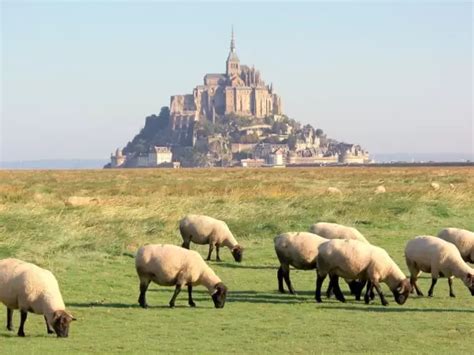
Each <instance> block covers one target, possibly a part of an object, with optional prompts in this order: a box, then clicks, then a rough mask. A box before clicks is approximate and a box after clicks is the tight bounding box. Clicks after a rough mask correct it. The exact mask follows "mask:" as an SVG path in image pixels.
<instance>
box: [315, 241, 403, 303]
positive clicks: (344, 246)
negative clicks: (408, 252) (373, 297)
mask: <svg viewBox="0 0 474 355" xmlns="http://www.w3.org/2000/svg"><path fill="white" fill-rule="evenodd" d="M317 270H318V278H317V280H316V295H315V296H316V297H315V298H316V301H317V302H322V300H321V286H322V284H323V281H324V279H325V278H326V276H327V275H328V274H329V277H330V287H331V286H332V287H333V289H334V294H335V296H336V298H337V299H338V300H339V301H341V302H345V298H344V295H343V294H342V292H341V289H340V288H339V283H338V278H339V277H343V278H345V279H352V280H355V279H359V280H367V281H368V283H369V285H368V286H367V292H366V294H365V296H364V301H365V303H366V304H368V303H369V301H370V293H371V292H372V291H373V288H374V287H375V289H376V291H377V293H378V294H379V296H380V300H381V302H382V304H383V305H384V306H386V305H388V302H387V300H386V299H385V296H384V294H383V293H382V288H381V287H380V282H385V283H386V284H387V285H388V287H389V288H390V290H391V291H392V293H393V295H394V297H395V301H396V302H397V303H398V304H404V303H405V301H406V300H407V298H408V295H409V293H410V281H409V280H408V279H407V278H406V277H405V275H404V274H403V272H402V271H401V270H400V268H399V267H398V266H397V264H395V262H394V261H393V260H392V259H391V258H390V256H389V255H388V253H387V252H386V251H385V250H383V249H382V248H379V247H376V246H374V245H371V244H367V243H363V242H360V241H358V240H340V239H333V240H329V241H327V242H326V243H322V244H321V245H320V246H319V250H318V257H317Z"/></svg>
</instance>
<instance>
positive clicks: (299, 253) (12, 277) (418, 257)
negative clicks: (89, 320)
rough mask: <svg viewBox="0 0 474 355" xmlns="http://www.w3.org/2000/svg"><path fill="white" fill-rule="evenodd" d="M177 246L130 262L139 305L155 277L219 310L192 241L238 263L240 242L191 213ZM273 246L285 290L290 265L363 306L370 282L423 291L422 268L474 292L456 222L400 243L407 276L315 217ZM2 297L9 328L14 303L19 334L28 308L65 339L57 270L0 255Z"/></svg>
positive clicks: (220, 290)
mask: <svg viewBox="0 0 474 355" xmlns="http://www.w3.org/2000/svg"><path fill="white" fill-rule="evenodd" d="M179 230H180V233H181V236H182V238H183V244H182V247H179V246H175V245H166V244H150V245H145V246H143V247H141V248H139V250H138V251H137V254H136V257H135V267H136V271H137V274H138V278H139V280H140V296H139V298H138V303H139V304H140V306H141V307H143V308H147V306H148V305H147V302H146V291H147V289H148V286H149V285H150V283H151V282H152V281H153V282H154V283H157V284H159V285H163V286H175V291H174V294H173V297H172V298H171V300H170V302H169V305H170V307H174V305H175V301H176V297H177V296H178V294H179V293H180V291H181V288H182V287H183V286H186V287H187V289H188V303H189V305H190V306H191V307H195V305H196V304H195V303H194V301H193V297H192V289H193V286H196V285H203V286H204V287H206V288H207V289H208V291H209V294H210V295H211V297H212V300H213V302H214V305H215V307H216V308H223V307H224V304H225V300H226V297H227V287H226V286H225V285H224V283H223V282H222V281H221V279H220V278H219V277H218V276H217V275H216V273H215V272H214V271H213V270H212V269H211V268H210V267H209V265H208V264H207V263H206V262H205V261H204V259H203V258H202V257H201V255H200V254H199V253H197V252H196V251H192V250H189V246H190V243H191V242H193V243H196V244H208V245H209V253H208V256H207V259H206V260H210V259H211V255H212V252H213V250H214V247H215V249H216V260H217V261H220V260H221V259H220V255H219V249H220V248H221V247H227V248H228V249H229V250H230V251H231V252H232V255H233V257H234V259H235V260H236V261H237V262H240V261H241V260H242V256H243V248H242V247H241V246H240V245H239V244H238V243H237V241H236V239H235V238H234V236H233V235H232V233H231V231H230V230H229V227H228V226H227V224H226V223H225V222H224V221H220V220H217V219H214V218H211V217H208V216H201V215H188V216H186V217H184V218H183V219H182V220H181V221H180V224H179ZM274 244H275V252H276V255H277V257H278V260H279V261H280V267H279V269H278V272H277V279H278V290H279V291H280V292H283V293H284V292H285V289H284V286H283V281H285V283H286V285H287V287H288V290H289V292H290V293H292V294H293V293H295V290H294V288H293V286H292V284H291V280H290V265H291V266H292V267H294V268H296V269H301V270H311V269H316V270H317V280H316V292H315V298H316V301H317V302H322V299H321V287H322V284H323V282H324V280H325V278H326V277H327V276H328V275H329V279H330V281H329V286H328V289H327V291H326V295H327V297H330V296H331V295H332V294H334V295H335V297H336V298H337V299H338V300H339V301H341V302H345V298H344V295H343V294H342V291H341V289H340V287H339V277H342V278H343V279H344V280H345V281H346V282H347V283H348V284H349V287H350V290H351V293H352V294H354V295H355V297H356V299H357V300H360V298H361V295H362V291H363V289H364V287H365V286H366V285H367V288H366V292H365V295H364V301H365V303H366V304H368V303H369V302H370V300H373V299H374V298H375V293H374V288H375V290H376V291H377V293H378V295H379V297H380V300H381V302H382V304H383V305H384V306H386V305H388V302H387V300H386V299H385V296H384V294H383V292H382V288H381V285H380V284H381V283H385V284H387V286H388V287H389V288H390V290H391V291H392V293H393V295H394V298H395V301H396V302H397V303H398V304H404V303H405V302H406V300H407V298H408V296H409V294H410V293H411V292H413V290H415V291H416V293H417V295H419V296H422V295H423V294H422V292H421V291H420V289H419V287H418V285H417V283H416V281H417V278H418V276H419V274H420V273H421V272H422V271H423V272H427V273H431V276H432V284H431V287H430V290H429V291H428V295H429V296H433V288H434V286H435V284H436V282H437V280H438V278H439V277H440V276H441V277H446V278H447V279H448V283H449V295H450V296H451V297H455V295H454V293H453V289H452V279H453V278H454V277H457V278H459V279H461V280H462V281H463V282H464V284H465V285H466V286H467V287H468V288H469V290H470V291H471V295H473V296H474V269H473V268H471V267H470V266H469V265H468V264H466V262H470V263H473V262H474V233H472V232H470V231H467V230H464V229H457V228H447V229H443V230H442V231H441V232H440V233H439V234H438V236H437V237H432V236H420V237H416V238H414V239H412V240H410V241H409V242H408V243H407V245H406V248H405V260H406V263H407V266H408V269H409V271H410V278H407V277H406V276H405V275H404V273H403V272H402V271H401V270H400V268H399V267H398V265H397V264H396V263H395V262H394V261H393V260H392V259H391V257H390V256H389V255H388V253H387V252H386V251H385V250H384V249H382V248H379V247H377V246H374V245H372V244H370V243H369V242H368V241H367V239H365V238H364V236H363V235H362V234H361V233H360V232H359V231H357V230H356V229H355V228H351V227H346V226H342V225H338V224H334V223H324V222H321V223H316V224H314V225H312V226H311V227H310V232H297V233H295V232H292V233H284V234H281V235H278V236H277V237H275V239H274ZM0 301H1V302H2V303H3V304H4V305H5V306H6V307H7V329H8V330H13V325H12V315H13V310H15V309H19V310H20V313H21V322H20V327H19V330H18V335H19V336H25V332H24V325H25V321H26V318H27V314H28V312H32V313H36V314H42V315H43V316H44V319H45V322H46V329H47V332H48V334H51V333H53V332H55V333H56V334H57V336H58V337H67V336H68V332H69V325H70V323H71V321H73V320H75V319H74V317H73V316H72V315H71V314H70V313H69V312H68V311H67V310H66V307H65V305H64V301H63V299H62V296H61V293H60V290H59V286H58V282H57V280H56V278H55V277H54V275H53V274H52V273H51V272H50V271H48V270H45V269H42V268H40V267H38V266H36V265H34V264H31V263H27V262H24V261H21V260H18V259H13V258H9V259H4V260H0Z"/></svg>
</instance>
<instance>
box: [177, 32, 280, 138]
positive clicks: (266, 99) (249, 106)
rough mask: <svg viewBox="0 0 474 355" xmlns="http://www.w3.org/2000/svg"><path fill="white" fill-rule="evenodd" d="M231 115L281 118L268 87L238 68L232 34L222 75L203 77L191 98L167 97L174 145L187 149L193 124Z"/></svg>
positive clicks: (277, 101)
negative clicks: (274, 116) (178, 144)
mask: <svg viewBox="0 0 474 355" xmlns="http://www.w3.org/2000/svg"><path fill="white" fill-rule="evenodd" d="M231 114H234V115H237V116H251V117H256V118H262V117H266V116H271V115H280V114H282V104H281V98H280V97H279V96H278V95H277V94H275V93H274V92H273V87H272V85H266V84H265V82H264V81H263V80H262V77H261V75H260V72H259V71H258V70H256V69H255V68H254V67H249V66H247V65H241V64H240V60H239V57H238V56H237V53H236V51H235V40H234V32H233V31H232V38H231V41H230V52H229V55H228V56H227V60H226V72H225V73H222V74H206V75H205V76H204V83H203V85H198V86H196V87H195V88H194V90H193V93H192V94H187V95H174V96H171V101H170V128H171V131H172V132H173V134H174V135H175V136H176V137H175V138H176V140H177V141H178V142H180V143H181V144H186V145H189V144H192V128H193V126H194V123H195V122H197V121H204V120H209V121H211V122H216V120H217V119H218V118H219V117H222V116H224V115H231Z"/></svg>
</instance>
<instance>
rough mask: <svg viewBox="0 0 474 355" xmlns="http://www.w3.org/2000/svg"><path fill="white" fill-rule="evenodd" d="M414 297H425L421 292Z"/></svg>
mask: <svg viewBox="0 0 474 355" xmlns="http://www.w3.org/2000/svg"><path fill="white" fill-rule="evenodd" d="M416 295H417V296H420V297H424V296H425V295H424V294H423V292H418V293H417V294H416Z"/></svg>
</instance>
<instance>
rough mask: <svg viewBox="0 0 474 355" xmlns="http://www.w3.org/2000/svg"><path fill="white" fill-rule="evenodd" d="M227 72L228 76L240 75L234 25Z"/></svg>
mask: <svg viewBox="0 0 474 355" xmlns="http://www.w3.org/2000/svg"><path fill="white" fill-rule="evenodd" d="M226 74H227V76H228V77H231V76H233V75H234V74H235V75H240V60H239V57H237V53H235V39H234V26H232V36H231V40H230V52H229V55H228V56H227V61H226Z"/></svg>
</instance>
